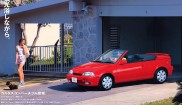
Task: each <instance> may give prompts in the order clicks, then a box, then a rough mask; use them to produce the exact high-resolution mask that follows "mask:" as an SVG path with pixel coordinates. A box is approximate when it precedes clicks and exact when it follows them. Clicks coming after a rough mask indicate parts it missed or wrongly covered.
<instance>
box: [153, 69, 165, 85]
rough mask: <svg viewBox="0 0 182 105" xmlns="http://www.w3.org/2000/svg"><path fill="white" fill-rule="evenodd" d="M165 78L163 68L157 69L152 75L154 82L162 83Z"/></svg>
mask: <svg viewBox="0 0 182 105" xmlns="http://www.w3.org/2000/svg"><path fill="white" fill-rule="evenodd" d="M166 80H167V71H166V70H165V69H163V68H160V69H157V71H156V72H155V75H154V82H155V83H159V84H161V83H164V82H165V81H166Z"/></svg>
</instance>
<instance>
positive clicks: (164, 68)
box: [154, 66, 168, 75]
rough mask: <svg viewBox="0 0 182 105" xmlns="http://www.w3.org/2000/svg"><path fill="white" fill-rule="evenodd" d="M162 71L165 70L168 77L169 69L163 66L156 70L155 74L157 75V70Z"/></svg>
mask: <svg viewBox="0 0 182 105" xmlns="http://www.w3.org/2000/svg"><path fill="white" fill-rule="evenodd" d="M160 69H163V70H165V71H166V73H167V75H168V70H167V68H166V67H163V66H162V67H157V68H156V70H155V72H154V75H155V73H156V71H157V70H160Z"/></svg>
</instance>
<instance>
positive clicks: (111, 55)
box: [94, 49, 125, 63]
mask: <svg viewBox="0 0 182 105" xmlns="http://www.w3.org/2000/svg"><path fill="white" fill-rule="evenodd" d="M124 52H125V50H120V49H114V50H108V51H106V52H105V53H103V54H102V55H101V56H100V57H98V58H97V59H96V60H94V62H101V63H115V62H117V61H118V59H119V58H120V57H121V56H122V55H123V54H124Z"/></svg>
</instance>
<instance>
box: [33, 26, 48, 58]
mask: <svg viewBox="0 0 182 105" xmlns="http://www.w3.org/2000/svg"><path fill="white" fill-rule="evenodd" d="M47 25H48V24H46V23H45V24H38V25H37V34H36V37H35V38H34V41H33V43H32V45H31V48H30V55H32V52H33V50H34V46H35V45H36V43H37V40H38V38H39V33H40V29H41V28H42V27H46V26H47Z"/></svg>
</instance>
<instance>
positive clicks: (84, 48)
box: [73, 6, 99, 66]
mask: <svg viewBox="0 0 182 105" xmlns="http://www.w3.org/2000/svg"><path fill="white" fill-rule="evenodd" d="M98 18H99V16H98V15H97V9H96V7H94V6H92V7H90V8H89V13H88V14H83V13H82V12H81V11H76V12H73V43H74V44H73V51H74V55H73V62H74V66H77V65H80V64H83V63H87V62H89V61H92V60H94V59H95V58H96V57H97V56H98V53H97V51H98V47H97V45H98V44H97V42H98V41H99V40H98V38H97V27H98V26H97V21H98Z"/></svg>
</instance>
